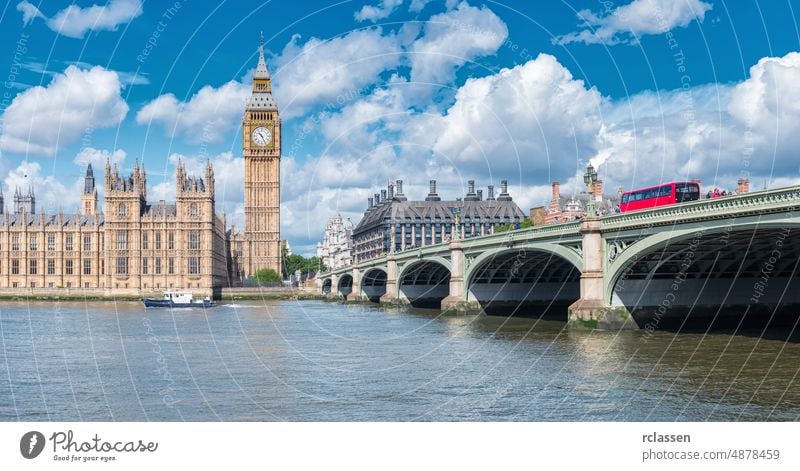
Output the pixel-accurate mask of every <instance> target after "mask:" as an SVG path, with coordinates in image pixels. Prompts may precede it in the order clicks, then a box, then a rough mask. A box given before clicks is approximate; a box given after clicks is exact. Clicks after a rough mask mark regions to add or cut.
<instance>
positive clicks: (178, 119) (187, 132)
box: [136, 80, 250, 143]
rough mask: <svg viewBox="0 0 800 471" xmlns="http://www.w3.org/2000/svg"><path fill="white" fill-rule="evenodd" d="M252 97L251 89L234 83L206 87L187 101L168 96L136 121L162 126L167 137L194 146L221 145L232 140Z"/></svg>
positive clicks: (141, 112)
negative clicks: (175, 138) (174, 137)
mask: <svg viewBox="0 0 800 471" xmlns="http://www.w3.org/2000/svg"><path fill="white" fill-rule="evenodd" d="M249 96H250V87H249V86H246V85H244V84H242V83H241V82H238V81H235V80H231V81H230V82H228V83H226V84H224V85H222V86H221V87H219V88H214V87H212V86H211V85H206V86H204V87H203V88H201V89H200V90H199V91H198V92H197V93H195V94H194V95H192V96H191V97H190V98H189V99H188V100H187V101H180V100H178V98H177V97H176V96H175V95H173V94H172V93H167V94H164V95H161V96H159V97H157V98H155V99H154V100H152V101H150V102H148V103H147V104H145V105H144V106H143V107H142V109H140V110H139V112H138V113H137V114H136V122H137V123H138V124H146V125H151V124H160V125H161V126H162V127H163V129H164V133H165V134H166V135H168V136H181V137H184V138H186V140H187V141H189V142H192V143H215V142H220V141H222V140H224V139H229V138H230V137H231V132H232V131H233V130H234V129H236V126H237V123H238V121H239V120H241V117H242V113H243V110H244V106H245V103H246V100H247V98H248V97H249Z"/></svg>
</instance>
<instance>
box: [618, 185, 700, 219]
mask: <svg viewBox="0 0 800 471" xmlns="http://www.w3.org/2000/svg"><path fill="white" fill-rule="evenodd" d="M699 199H700V185H699V184H698V183H694V182H672V183H665V184H663V185H659V186H651V187H649V188H642V189H639V190H632V191H627V192H625V193H623V194H622V201H621V202H620V205H619V211H620V212H621V213H624V212H626V211H636V210H637V209H650V208H655V207H657V206H666V205H669V204H675V203H683V202H686V201H696V200H699Z"/></svg>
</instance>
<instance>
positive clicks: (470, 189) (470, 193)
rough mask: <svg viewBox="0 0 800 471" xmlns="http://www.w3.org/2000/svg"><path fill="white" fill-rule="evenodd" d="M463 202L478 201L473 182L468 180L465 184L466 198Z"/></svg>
mask: <svg viewBox="0 0 800 471" xmlns="http://www.w3.org/2000/svg"><path fill="white" fill-rule="evenodd" d="M464 201H478V195H477V194H475V180H469V181H468V182H467V196H466V197H465V198H464Z"/></svg>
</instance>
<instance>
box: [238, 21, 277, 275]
mask: <svg viewBox="0 0 800 471" xmlns="http://www.w3.org/2000/svg"><path fill="white" fill-rule="evenodd" d="M242 148H243V149H242V150H243V155H244V235H245V243H246V247H245V251H246V253H245V254H243V255H244V256H245V257H244V258H245V261H244V262H245V263H244V265H245V266H244V271H245V275H247V276H250V275H252V274H254V273H255V272H256V271H258V270H261V269H263V268H272V269H273V270H275V271H276V272H278V274H280V273H281V218H280V216H281V213H280V206H281V186H280V182H281V175H280V172H281V119H280V114H279V113H278V105H277V104H276V103H275V99H274V98H273V97H272V84H271V77H270V74H269V71H268V70H267V63H266V61H265V60H264V35H263V34H262V35H261V45H260V47H259V51H258V66H257V67H256V70H255V72H254V73H253V93H252V94H251V95H250V99H249V100H248V102H247V106H246V107H245V111H244V119H243V120H242Z"/></svg>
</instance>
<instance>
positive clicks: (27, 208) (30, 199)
mask: <svg viewBox="0 0 800 471" xmlns="http://www.w3.org/2000/svg"><path fill="white" fill-rule="evenodd" d="M23 212H24V213H26V214H36V196H35V195H34V194H33V187H32V186H30V185H29V186H28V194H27V195H23V194H22V192H21V191H19V188H17V189H16V190H15V191H14V213H16V214H21V213H23Z"/></svg>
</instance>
